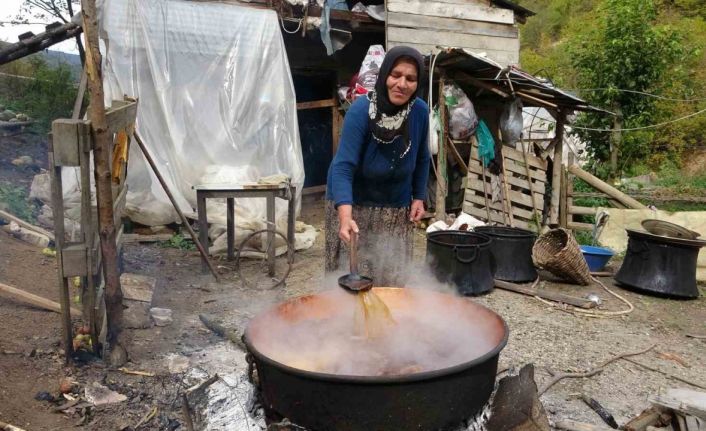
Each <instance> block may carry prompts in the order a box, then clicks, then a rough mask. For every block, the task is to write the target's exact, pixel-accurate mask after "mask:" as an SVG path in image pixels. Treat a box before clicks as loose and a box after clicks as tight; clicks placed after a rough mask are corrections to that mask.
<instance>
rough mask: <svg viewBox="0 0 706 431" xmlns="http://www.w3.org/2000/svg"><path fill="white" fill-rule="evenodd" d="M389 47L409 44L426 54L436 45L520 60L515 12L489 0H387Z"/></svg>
mask: <svg viewBox="0 0 706 431" xmlns="http://www.w3.org/2000/svg"><path fill="white" fill-rule="evenodd" d="M386 26H387V32H386V34H387V47H388V49H389V48H392V47H393V46H396V45H410V46H414V47H415V48H417V49H419V50H420V51H421V52H422V53H423V54H428V53H430V52H432V51H435V50H436V46H437V45H440V46H450V47H457V48H467V49H469V50H470V51H472V52H474V53H483V52H484V53H486V54H487V56H488V58H491V59H493V60H495V61H497V62H499V63H501V64H503V65H507V64H517V63H519V60H520V58H519V55H520V39H519V31H518V29H517V27H516V26H515V16H514V12H513V11H512V10H510V9H503V8H499V7H494V6H491V5H490V2H488V1H487V0H485V1H484V0H424V1H422V0H387V23H386Z"/></svg>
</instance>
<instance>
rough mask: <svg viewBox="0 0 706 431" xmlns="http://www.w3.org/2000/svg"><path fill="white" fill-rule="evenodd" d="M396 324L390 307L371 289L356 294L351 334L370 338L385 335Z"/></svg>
mask: <svg viewBox="0 0 706 431" xmlns="http://www.w3.org/2000/svg"><path fill="white" fill-rule="evenodd" d="M395 324H396V322H395V319H393V318H392V313H390V309H389V308H388V307H387V305H385V302H384V301H383V300H382V299H381V298H380V297H379V296H378V295H377V294H376V293H375V292H373V290H372V289H370V290H366V291H363V292H358V293H357V294H356V307H355V311H354V314H353V336H354V337H356V338H363V339H372V338H379V337H381V336H383V335H385V334H386V333H387V332H388V331H389V330H390V328H391V327H392V326H394V325H395Z"/></svg>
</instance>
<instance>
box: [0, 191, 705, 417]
mask: <svg viewBox="0 0 706 431" xmlns="http://www.w3.org/2000/svg"><path fill="white" fill-rule="evenodd" d="M301 219H302V220H303V221H304V222H306V223H309V224H312V225H314V226H315V227H317V228H318V229H322V227H323V205H322V202H321V201H314V202H308V203H305V205H304V207H303V209H302V217H301ZM424 250H425V249H424V235H423V231H418V232H417V235H416V236H415V253H414V259H415V265H416V266H418V267H421V266H422V265H423V260H424V253H425V251H424ZM124 259H125V270H126V271H127V272H131V273H136V274H144V275H151V276H154V277H156V278H157V280H158V282H157V288H156V291H155V298H154V301H153V305H154V306H158V307H166V308H170V309H172V310H173V316H174V323H173V324H172V325H170V326H166V327H152V328H150V329H141V330H128V331H127V339H128V340H129V344H128V345H127V350H128V352H129V358H130V362H129V363H128V364H127V365H126V367H127V368H128V369H129V370H138V371H148V372H152V373H155V374H156V376H155V377H144V376H136V375H128V374H125V373H124V372H121V371H119V370H112V369H109V368H108V367H107V366H106V364H105V363H103V362H102V361H92V362H88V363H82V364H79V365H66V364H64V361H63V356H62V350H61V346H60V326H59V325H60V322H59V317H58V315H57V314H55V313H52V312H46V311H42V310H38V309H35V308H33V307H30V306H26V305H23V304H20V303H18V302H16V301H14V300H12V299H9V298H8V297H7V296H4V295H0V316H2V325H0V421H3V422H8V423H11V424H13V425H15V426H19V427H22V428H24V429H26V430H63V429H91V430H93V429H95V430H99V429H100V430H124V429H134V427H135V426H136V425H137V424H138V423H139V422H140V421H141V420H142V419H143V418H145V417H146V416H148V414H149V413H150V412H151V411H152V410H153V409H154V408H155V407H156V408H157V409H156V413H155V414H154V416H153V417H152V418H150V420H149V421H148V422H147V423H146V424H144V425H141V426H140V428H139V429H150V430H152V429H154V430H157V429H186V428H185V425H184V417H183V416H182V413H181V401H180V399H179V397H178V395H179V391H180V390H183V389H184V388H185V387H187V386H188V385H190V384H191V383H192V382H191V381H190V379H189V377H188V376H187V375H186V374H185V368H184V366H183V365H184V363H188V367H199V366H201V368H204V369H206V370H214V369H215V370H226V369H235V368H237V367H238V366H240V365H241V364H238V362H239V361H240V360H239V359H238V358H240V356H239V353H238V351H237V349H236V348H235V347H233V346H232V345H231V344H230V343H228V342H225V341H223V339H222V338H220V337H219V336H217V335H215V334H213V333H212V332H211V331H209V330H208V329H206V328H205V327H204V325H203V324H202V323H201V321H200V320H199V317H198V316H199V314H200V313H207V314H210V315H212V316H216V317H218V318H219V319H222V320H223V321H224V323H225V324H226V325H227V326H229V327H231V328H235V329H240V330H242V328H244V326H245V325H246V323H247V320H248V318H249V317H251V316H252V315H254V314H256V313H257V312H258V311H259V310H262V309H264V308H265V307H267V306H269V305H272V304H275V303H277V302H281V301H283V300H285V299H287V298H291V297H295V296H299V295H302V294H306V293H311V292H316V291H320V290H322V289H329V288H334V287H335V284H334V286H331V284H332V280H326V281H324V277H323V235H322V234H321V233H320V235H319V236H318V238H317V241H316V243H315V245H314V247H312V248H310V249H308V250H305V251H302V252H297V253H296V258H295V263H294V265H293V268H292V272H291V274H290V275H289V277H288V278H287V281H286V285H285V286H280V287H277V288H274V289H272V288H270V284H271V279H269V278H268V277H267V276H266V274H265V269H264V265H263V264H262V262H258V261H249V262H247V263H246V264H244V265H243V266H242V276H243V277H245V279H246V280H247V286H243V283H242V282H241V278H240V277H239V276H238V274H237V272H236V271H235V270H234V265H233V263H232V262H228V261H218V262H217V265H218V269H219V271H220V272H221V275H222V278H223V280H222V281H221V282H220V283H215V282H214V281H213V279H212V277H211V276H210V275H208V274H203V273H202V272H201V268H200V261H199V257H198V254H197V252H195V251H186V250H180V249H174V248H166V247H164V246H161V245H159V244H127V245H126V246H125V257H124ZM284 269H285V262H284V260H283V259H278V264H277V270H276V272H277V274H282V273H283V271H284ZM603 281H604V282H605V283H606V284H607V285H608V286H609V287H610V288H611V289H614V290H615V291H616V292H618V293H619V294H620V295H623V296H624V297H625V298H626V299H628V300H629V301H630V302H631V303H632V304H633V305H634V307H635V310H634V311H633V312H632V313H630V314H629V315H626V316H623V317H615V318H605V319H595V318H588V317H582V316H576V315H574V314H571V313H568V312H566V311H562V310H559V309H555V308H552V307H549V306H547V305H545V304H543V303H541V302H539V301H538V300H536V299H534V298H531V297H527V296H522V295H519V294H516V293H511V292H506V291H502V290H497V289H496V290H494V291H492V292H491V293H489V294H486V295H483V296H480V297H476V298H473V299H472V300H474V301H478V302H480V303H482V304H484V305H486V306H488V307H490V308H491V309H493V310H495V311H496V312H498V313H499V314H500V315H501V316H502V317H503V318H504V319H505V320H506V322H507V324H508V326H509V328H510V338H509V342H508V344H507V347H506V348H505V349H504V350H503V351H502V353H501V356H500V369H505V368H508V367H510V368H512V367H520V366H522V365H523V364H526V363H533V364H535V367H536V376H535V377H536V380H537V383H538V385H539V386H540V387H541V386H542V385H543V384H544V383H546V382H547V381H548V380H549V379H550V378H551V376H550V374H549V370H551V371H552V372H575V371H584V370H587V369H590V368H591V367H592V366H593V365H595V364H598V363H600V362H602V361H604V360H605V359H608V358H609V357H611V356H612V355H616V354H620V353H624V352H630V351H639V350H642V349H645V348H647V347H649V346H651V345H655V348H654V349H653V350H651V351H650V352H648V353H646V354H643V355H640V356H636V357H634V358H633V359H634V360H635V361H637V362H639V363H642V364H644V365H646V366H648V367H650V368H654V369H656V370H659V371H651V370H648V369H646V368H643V367H642V366H640V365H636V364H634V363H631V362H627V361H624V360H619V361H617V362H614V363H613V364H611V365H609V366H608V367H606V369H605V370H604V371H603V372H602V373H600V374H597V375H595V376H593V377H590V378H585V379H567V380H563V381H561V382H559V383H558V384H556V385H555V386H553V387H552V388H551V389H549V390H548V391H547V392H546V393H545V394H544V395H543V396H542V398H541V399H542V402H543V403H544V405H545V407H546V409H547V411H548V413H549V415H550V418H551V419H562V418H569V419H574V420H578V421H583V422H589V423H596V424H598V423H601V422H600V418H598V416H596V414H595V413H593V411H592V410H590V409H589V408H588V407H587V406H586V405H585V404H584V403H583V402H582V401H581V400H580V399H579V398H578V396H579V395H580V394H586V395H589V396H591V397H593V398H595V399H597V400H598V401H599V402H601V403H602V404H603V405H604V406H605V407H606V408H607V409H608V410H609V411H611V412H612V413H613V414H614V416H615V417H616V419H617V421H618V423H621V424H622V423H624V422H626V421H627V420H628V419H629V418H631V417H632V416H635V415H637V414H639V413H640V412H641V411H642V410H643V409H644V408H646V407H648V406H649V402H648V397H649V396H651V395H654V394H656V393H657V392H658V391H659V390H660V389H662V388H669V387H691V388H692V389H698V387H694V386H689V385H687V384H686V383H683V382H681V381H677V380H675V379H674V378H671V377H668V376H669V375H672V376H678V377H680V378H682V379H684V380H687V381H691V382H693V383H694V384H696V385H699V386H700V387H702V388H703V387H706V364H705V363H704V360H703V358H704V356H705V354H706V340H703V339H698V338H690V337H688V336H687V334H697V335H705V334H706V323H705V322H706V299H705V298H704V291H703V289H702V290H701V297H700V298H698V299H696V300H692V301H683V300H671V299H663V298H656V297H651V296H645V295H640V294H638V293H635V292H631V291H627V290H625V289H622V288H620V287H615V286H613V284H612V280H611V279H610V278H604V279H603ZM0 282H2V283H5V284H10V285H13V286H15V287H18V288H22V289H25V290H27V291H29V292H32V293H35V294H38V295H42V296H45V297H47V298H50V299H54V300H57V299H58V290H57V276H56V264H55V261H54V260H53V259H51V258H48V257H45V256H43V255H42V254H41V253H40V250H39V249H37V248H35V247H33V246H30V245H27V244H24V243H22V242H19V241H18V240H16V239H14V238H11V237H9V236H8V235H7V234H5V233H4V232H0ZM541 286H542V287H543V288H546V289H551V290H558V291H562V292H565V293H570V294H572V295H575V296H584V295H586V294H588V293H592V292H595V293H597V294H599V295H600V296H601V297H602V298H603V300H604V304H603V306H602V309H606V310H618V309H621V307H623V306H624V305H623V304H621V303H620V302H619V301H617V300H616V299H614V298H612V297H610V296H609V295H607V294H605V291H603V290H602V288H600V287H599V286H589V287H579V286H570V285H563V284H559V283H554V282H546V283H543V284H542V285H541ZM214 352H220V353H214ZM233 358H235V359H233ZM170 368H171V370H170ZM64 377H70V378H72V379H74V380H75V381H76V382H78V386H77V392H79V393H80V392H81V391H82V388H83V387H85V386H86V385H89V384H91V383H92V382H99V383H102V384H103V385H106V386H108V387H110V388H111V389H114V390H116V391H118V392H120V393H123V394H125V395H126V396H127V397H128V400H127V401H125V402H123V403H120V404H114V405H109V406H101V407H95V408H81V409H69V410H68V411H67V412H65V413H57V412H54V411H53V409H54V408H55V407H56V405H57V403H51V402H48V401H37V400H35V399H34V397H35V395H36V394H37V392H40V391H47V392H49V393H51V394H53V395H55V396H56V395H58V385H59V381H60V380H61V379H62V378H64Z"/></svg>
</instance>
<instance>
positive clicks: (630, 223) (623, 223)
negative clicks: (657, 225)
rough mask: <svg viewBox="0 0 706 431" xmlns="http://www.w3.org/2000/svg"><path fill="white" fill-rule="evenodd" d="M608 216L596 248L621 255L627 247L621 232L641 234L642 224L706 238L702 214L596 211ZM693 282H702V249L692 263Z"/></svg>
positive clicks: (705, 258) (705, 275) (705, 264)
mask: <svg viewBox="0 0 706 431" xmlns="http://www.w3.org/2000/svg"><path fill="white" fill-rule="evenodd" d="M599 211H605V212H606V213H608V216H609V218H608V222H606V225H605V227H604V228H603V232H602V233H601V235H600V236H599V237H598V244H600V245H601V246H603V247H608V248H610V249H612V250H613V251H615V252H616V253H623V252H624V251H625V250H626V249H627V246H628V234H627V232H626V231H625V229H635V230H644V229H643V228H642V225H641V224H640V223H642V221H643V220H646V219H658V220H664V221H668V222H670V223H675V224H678V225H680V226H684V227H685V228H687V229H691V230H693V231H696V232H698V233H700V234H701V237H699V239H703V238H704V237H706V211H681V212H673V213H672V212H668V211H660V210H656V211H653V210H650V209H642V210H630V209H617V208H600V209H599ZM696 279H697V280H699V281H705V280H706V248H702V249H701V251H700V252H699V257H698V259H697V261H696Z"/></svg>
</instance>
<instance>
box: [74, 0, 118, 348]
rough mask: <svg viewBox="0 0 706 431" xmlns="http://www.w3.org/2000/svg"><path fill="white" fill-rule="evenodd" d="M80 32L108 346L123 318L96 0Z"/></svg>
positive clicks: (87, 3) (87, 1)
mask: <svg viewBox="0 0 706 431" xmlns="http://www.w3.org/2000/svg"><path fill="white" fill-rule="evenodd" d="M81 4H82V9H81V13H82V14H83V31H84V34H85V37H86V72H87V74H88V89H89V93H90V106H89V110H88V116H89V118H90V120H91V125H92V128H93V142H94V145H95V147H94V152H93V154H94V164H95V167H94V176H95V181H96V200H97V201H98V225H99V235H100V243H101V253H102V257H103V259H102V260H103V274H104V276H105V308H106V315H107V318H108V334H107V337H106V341H107V342H108V345H109V346H110V347H111V349H112V348H113V347H115V345H116V344H117V345H119V344H120V343H119V336H120V332H121V329H122V318H123V292H122V289H121V287H120V273H119V271H118V250H117V246H116V242H115V237H116V230H115V224H114V219H113V191H112V179H111V173H110V167H111V148H110V147H111V137H110V136H109V134H108V122H107V120H106V115H105V105H104V102H103V100H104V95H103V74H102V72H101V53H100V49H99V47H98V46H99V45H98V14H97V11H96V0H82V2H81Z"/></svg>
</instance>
